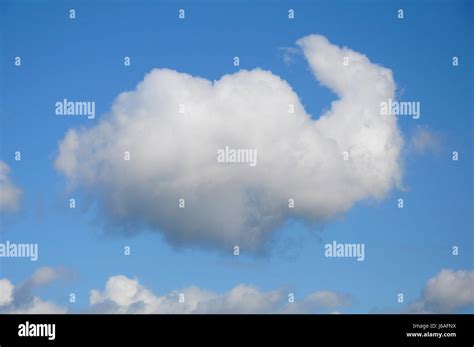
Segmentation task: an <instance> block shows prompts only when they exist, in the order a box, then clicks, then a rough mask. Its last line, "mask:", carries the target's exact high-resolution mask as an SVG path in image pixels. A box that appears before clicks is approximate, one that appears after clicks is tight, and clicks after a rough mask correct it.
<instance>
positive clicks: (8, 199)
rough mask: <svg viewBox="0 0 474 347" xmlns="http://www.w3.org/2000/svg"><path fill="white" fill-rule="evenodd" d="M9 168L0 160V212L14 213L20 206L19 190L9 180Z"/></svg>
mask: <svg viewBox="0 0 474 347" xmlns="http://www.w3.org/2000/svg"><path fill="white" fill-rule="evenodd" d="M10 171H11V169H10V167H9V166H8V165H7V164H6V163H5V162H3V161H1V160H0V212H2V211H8V212H12V211H16V210H17V209H18V207H19V205H20V199H21V194H22V193H21V190H20V188H18V187H17V186H16V185H15V184H13V182H12V181H11V179H10Z"/></svg>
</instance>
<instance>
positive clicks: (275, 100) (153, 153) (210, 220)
mask: <svg viewBox="0 0 474 347" xmlns="http://www.w3.org/2000/svg"><path fill="white" fill-rule="evenodd" d="M297 46H298V48H299V49H300V50H302V52H303V54H304V56H305V58H306V60H307V61H308V63H309V66H310V68H311V71H312V73H313V74H314V76H315V78H316V79H317V80H318V81H319V82H320V83H321V84H322V85H324V86H326V87H328V88H330V89H331V90H332V91H333V92H334V93H336V94H337V96H338V97H339V99H338V100H337V101H334V102H333V103H332V104H331V108H330V110H329V111H328V112H326V113H325V114H323V115H321V117H320V118H319V119H312V118H311V116H310V114H309V113H307V112H306V111H305V109H304V107H303V105H302V104H301V102H300V100H299V97H298V95H297V94H296V93H295V92H294V91H293V90H292V88H291V86H290V85H289V84H288V83H287V82H286V81H284V80H282V79H281V78H280V77H279V76H276V75H274V74H273V73H271V72H270V71H264V70H261V69H258V68H257V69H254V70H251V71H246V70H241V71H239V72H237V73H234V74H229V75H225V76H223V77H222V78H220V79H219V80H217V81H214V82H212V81H209V80H206V79H203V78H199V77H193V76H190V75H188V74H185V73H180V72H176V71H173V70H168V69H154V70H152V71H151V72H150V73H149V74H147V75H146V76H145V79H144V80H143V81H142V82H140V83H139V84H138V86H137V88H136V89H135V90H134V91H131V92H125V93H122V94H120V95H119V96H118V97H117V99H116V100H115V102H114V104H113V106H112V109H111V111H110V112H109V113H108V114H107V115H106V116H105V117H103V118H102V120H101V121H100V122H99V124H97V125H95V126H93V127H91V128H88V129H70V130H69V131H68V132H67V134H66V135H65V137H64V138H63V139H62V141H61V142H60V144H59V153H58V156H57V158H56V161H55V167H56V168H57V170H59V171H60V172H62V173H63V174H64V175H65V177H66V178H67V181H68V182H69V184H70V185H71V186H73V187H76V186H79V187H82V188H85V191H87V192H88V194H89V195H90V196H91V197H92V198H93V200H94V201H97V206H98V207H99V209H100V213H101V214H103V216H104V217H105V218H104V220H105V223H106V224H107V225H108V226H114V230H118V229H121V230H122V231H125V232H134V231H135V230H139V229H141V228H142V227H148V228H151V229H153V230H158V231H160V232H162V233H163V235H164V236H165V238H166V239H167V240H168V241H169V242H171V243H172V244H174V245H178V246H183V245H185V246H186V245H198V246H202V247H212V248H217V249H225V250H227V251H230V250H231V249H232V247H233V246H234V245H239V246H240V248H241V249H242V250H243V251H245V252H259V251H261V250H262V249H264V248H265V245H267V244H268V241H269V240H270V239H271V238H272V236H273V235H274V233H275V230H277V229H278V227H279V226H280V225H282V223H283V222H284V220H285V219H287V218H300V219H302V220H305V221H308V222H321V221H325V220H328V219H330V218H331V217H334V216H335V215H337V214H340V213H343V212H344V211H347V210H348V209H350V208H351V206H352V205H353V204H354V203H356V202H357V201H360V200H363V199H371V198H372V199H381V198H383V197H384V195H385V194H386V193H387V192H388V191H389V190H390V189H392V188H394V187H396V186H397V185H398V184H399V183H400V180H401V166H400V153H401V147H402V145H403V141H402V138H401V136H400V133H399V129H398V127H397V120H396V117H392V116H381V115H380V103H381V102H382V101H386V100H388V99H390V98H391V99H394V98H395V83H394V81H393V78H392V72H391V70H389V69H386V68H384V67H381V66H378V65H376V64H373V63H371V62H370V61H369V59H368V58H367V57H366V56H364V55H362V54H360V53H357V52H354V51H352V50H350V49H348V48H339V47H337V46H335V45H333V44H331V43H330V42H329V41H328V40H327V39H326V38H325V37H323V36H320V35H311V36H307V37H304V38H302V39H300V40H298V41H297ZM345 57H347V58H348V62H349V64H348V65H347V66H346V65H344V64H343V62H344V61H345V59H344V58H345ZM227 146H228V147H229V148H234V149H252V150H253V149H256V150H257V153H258V165H256V166H254V167H252V166H249V165H248V164H247V165H245V164H242V163H224V164H223V163H219V162H218V161H217V158H216V156H217V151H219V149H224V148H226V147H227ZM124 152H129V154H130V160H124ZM344 152H347V154H348V155H349V160H344ZM179 199H184V200H185V208H179V203H178V202H179ZM289 199H294V208H289V206H288V201H289Z"/></svg>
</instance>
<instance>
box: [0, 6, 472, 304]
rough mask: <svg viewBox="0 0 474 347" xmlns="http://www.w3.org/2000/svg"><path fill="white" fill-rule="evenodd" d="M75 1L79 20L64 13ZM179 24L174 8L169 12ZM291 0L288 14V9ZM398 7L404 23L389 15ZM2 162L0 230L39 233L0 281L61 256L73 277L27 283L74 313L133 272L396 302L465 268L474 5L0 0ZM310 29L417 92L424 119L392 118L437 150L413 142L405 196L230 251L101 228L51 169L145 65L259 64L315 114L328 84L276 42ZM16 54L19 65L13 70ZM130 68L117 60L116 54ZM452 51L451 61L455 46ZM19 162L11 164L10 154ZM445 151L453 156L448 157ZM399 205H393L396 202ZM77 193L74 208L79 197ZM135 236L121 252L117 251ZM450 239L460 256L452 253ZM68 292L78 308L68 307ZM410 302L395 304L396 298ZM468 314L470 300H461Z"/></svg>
mask: <svg viewBox="0 0 474 347" xmlns="http://www.w3.org/2000/svg"><path fill="white" fill-rule="evenodd" d="M70 8H74V9H75V10H76V16H77V18H76V19H75V20H69V19H68V10H69V9H70ZM179 8H184V9H185V10H186V19H185V20H179V19H178V16H177V14H178V9H179ZM289 8H293V9H295V12H296V17H295V19H294V20H292V21H289V20H288V18H287V11H288V9H289ZM399 8H403V10H404V15H405V18H404V19H403V20H399V19H397V9H399ZM0 16H1V17H0V23H1V24H0V26H1V35H2V37H1V42H2V43H1V45H0V49H1V63H2V64H1V66H2V70H1V76H2V77H1V78H0V83H1V93H2V97H1V100H2V102H1V109H0V111H1V132H0V135H1V141H0V146H1V147H0V149H1V155H0V160H2V161H4V162H6V163H7V164H8V165H9V166H10V168H11V170H12V172H11V179H12V180H13V181H14V183H15V184H16V185H17V186H18V187H20V188H21V189H22V191H23V199H22V202H21V206H20V209H19V210H18V211H17V212H15V213H5V214H2V224H1V228H2V230H1V234H2V236H1V237H2V239H3V240H10V241H12V242H37V243H38V244H39V247H40V257H39V260H38V261H37V262H30V261H29V260H28V259H8V258H2V259H1V260H0V261H1V262H0V264H1V265H0V278H9V279H10V280H11V281H12V282H13V283H19V282H21V281H22V280H23V279H25V278H27V277H28V276H30V275H31V273H32V272H34V271H35V270H36V269H37V268H38V267H41V266H64V267H66V268H68V269H71V270H72V272H73V273H74V276H72V278H69V279H67V280H65V281H58V282H55V283H53V284H51V285H50V286H48V287H45V288H41V289H40V290H39V292H38V293H37V294H38V295H40V296H41V297H42V298H44V299H46V300H51V301H54V302H56V303H59V304H62V305H65V306H67V307H69V308H71V309H73V310H81V309H85V308H86V307H87V304H88V297H89V290H90V289H92V288H103V286H104V283H105V281H106V280H107V278H108V277H110V276H112V275H116V274H123V275H125V276H128V277H136V278H138V279H139V281H140V283H141V284H143V285H144V286H146V287H147V288H149V289H151V290H152V291H153V292H156V293H167V292H169V291H171V290H173V289H175V288H182V287H187V286H190V285H197V286H199V287H203V288H209V289H212V290H214V291H217V292H225V291H227V290H229V289H230V288H232V287H234V286H235V285H237V284H239V283H247V284H252V285H255V286H258V287H259V288H261V289H263V290H271V289H274V288H280V287H285V288H289V290H291V291H293V292H294V293H295V294H296V296H297V297H302V296H304V295H306V294H308V293H310V292H312V291H314V290H331V291H337V292H343V293H349V294H350V295H352V296H353V297H354V299H355V300H354V303H353V304H352V305H351V306H349V307H347V308H345V309H344V310H343V311H344V312H354V313H364V312H372V311H378V310H381V311H385V310H402V309H403V308H404V307H406V305H407V303H408V302H410V301H413V300H416V299H417V298H418V297H419V296H420V292H421V291H422V290H423V288H424V286H425V284H426V282H427V280H428V279H429V278H431V277H433V276H435V275H436V274H437V273H438V272H439V271H440V270H441V269H443V268H449V269H453V270H461V269H464V270H472V269H473V261H474V260H473V259H474V242H473V232H474V228H473V217H472V215H473V192H474V191H473V158H474V156H473V153H472V151H473V149H474V147H473V125H472V117H473V110H474V107H473V106H474V105H473V100H474V98H473V86H472V77H473V66H472V62H473V61H474V60H473V58H474V57H473V41H472V38H473V24H472V23H473V21H472V20H473V18H472V17H473V5H472V3H470V2H469V1H416V2H412V1H406V2H405V1H396V2H388V1H358V2H355V1H335V2H333V1H328V2H319V1H314V2H313V1H297V2H291V3H290V2H288V1H275V2H270V1H266V2H259V3H258V4H254V3H253V2H250V1H232V2H228V3H226V4H225V5H223V4H220V3H219V2H217V1H193V2H191V1H180V2H174V1H165V2H159V3H157V2H152V1H138V2H136V1H133V2H132V1H119V2H111V1H98V2H92V1H91V2H88V1H76V2H74V1H68V2H65V1H64V2H63V1H49V2H42V3H40V2H35V1H31V2H30V1H2V2H1V5H0ZM309 34H321V35H324V36H325V37H327V38H328V40H330V41H331V43H333V44H336V45H339V46H347V47H349V48H351V49H353V50H355V51H357V52H360V53H362V54H365V55H366V56H367V57H368V58H369V59H370V60H371V61H372V62H374V63H376V64H379V65H382V66H384V67H386V68H389V69H391V70H392V72H393V76H394V79H395V82H396V85H397V96H398V98H399V99H400V100H416V101H420V102H421V118H420V119H418V120H413V119H411V118H404V117H401V118H400V119H399V121H398V124H399V127H400V129H401V132H402V135H403V137H404V139H405V141H406V143H409V142H410V139H411V138H412V136H413V134H414V133H415V131H416V129H417V127H419V126H425V127H427V128H428V129H430V131H432V132H433V133H436V134H438V135H439V137H438V138H439V141H440V150H439V151H437V152H436V153H424V154H419V153H415V152H414V151H413V150H410V149H407V150H406V151H405V152H404V154H403V160H404V176H403V184H404V187H405V190H404V191H400V190H396V189H395V190H392V191H391V192H390V193H389V194H388V195H387V196H386V197H385V198H384V199H383V200H382V201H371V200H369V201H361V202H358V203H357V204H356V205H355V206H354V207H353V208H352V209H351V210H350V211H348V212H346V213H344V214H343V215H341V216H338V217H337V218H334V219H332V220H331V221H329V222H327V223H324V224H323V225H319V226H317V227H312V228H310V229H311V230H310V231H311V232H309V233H308V230H307V228H306V227H304V226H303V225H302V223H300V222H297V221H293V222H289V223H287V224H286V225H285V226H284V227H283V228H282V229H283V230H282V232H281V234H279V235H278V236H277V240H276V241H275V243H276V244H275V246H274V248H273V250H272V251H271V252H270V254H268V255H266V256H252V255H246V254H245V252H244V253H243V254H242V255H241V256H239V257H234V256H233V255H232V254H231V252H229V254H228V255H225V254H222V253H220V252H216V251H213V250H203V249H199V248H193V247H187V248H185V249H176V248H175V247H173V246H170V245H169V244H168V243H167V242H166V241H165V240H164V239H163V237H162V236H161V234H160V233H156V232H152V231H149V230H143V232H139V233H137V234H135V235H133V236H123V235H113V234H110V233H106V232H104V230H102V227H101V225H100V223H98V222H97V218H100V217H97V213H96V211H95V210H94V207H86V203H85V200H86V196H85V194H84V192H83V191H81V189H78V190H77V191H75V192H74V193H72V194H73V195H74V197H76V198H77V201H78V207H77V208H76V209H74V210H71V209H69V208H68V200H69V197H70V195H71V194H70V193H66V180H65V179H64V177H63V176H62V175H61V173H59V172H58V171H56V170H55V168H54V160H55V158H56V156H57V152H58V143H59V141H60V140H61V139H62V138H63V137H64V135H65V133H66V131H67V130H68V129H70V128H79V127H86V128H87V127H92V126H94V125H95V124H96V123H97V122H98V121H100V119H101V117H102V116H103V114H105V113H106V112H108V111H109V110H110V107H111V106H112V104H113V101H114V99H115V97H116V96H117V95H118V94H119V93H121V92H123V91H128V90H133V89H134V88H135V86H136V85H137V83H138V82H140V81H141V80H142V79H143V77H144V76H145V74H147V73H148V72H149V71H150V70H151V69H153V68H170V69H175V70H177V71H180V72H186V73H188V74H191V75H193V76H200V77H204V78H207V79H210V80H217V79H219V78H220V77H221V76H222V75H224V74H229V73H234V72H236V71H238V70H239V67H235V66H233V61H232V59H233V57H234V56H236V55H237V56H239V57H240V68H242V69H254V68H256V67H260V68H262V69H265V70H270V71H272V73H273V74H275V75H278V76H280V77H281V78H283V79H284V80H286V81H287V82H288V83H289V84H290V85H291V87H292V88H293V89H294V91H295V92H296V93H297V94H298V95H299V97H300V99H301V102H302V104H303V105H304V106H305V109H306V111H307V112H308V113H311V114H312V115H314V117H318V116H319V115H320V114H321V113H322V111H323V110H326V109H328V108H329V107H330V103H331V101H333V100H335V99H336V95H335V94H333V93H332V92H331V91H330V90H329V89H327V88H325V87H323V86H321V85H318V82H317V81H315V80H314V77H313V76H312V74H311V73H310V72H309V67H308V64H307V62H306V61H305V60H304V58H303V57H302V56H300V55H298V56H295V57H294V60H293V61H292V62H291V63H290V64H287V63H285V62H284V59H283V55H282V48H284V47H294V46H295V41H296V40H298V39H299V38H301V37H304V36H306V35H309ZM15 56H21V59H22V66H21V67H15V66H14V57H15ZM124 56H130V57H131V62H132V64H131V66H130V67H124V66H123V57H124ZM453 56H458V57H459V66H458V67H453V66H452V64H451V61H452V57H453ZM63 98H68V99H71V100H74V99H75V100H94V101H95V102H96V119H95V120H93V121H91V120H87V119H85V118H81V117H79V118H60V117H57V116H56V115H55V114H54V103H55V102H56V101H57V100H62V99H63ZM17 150H20V151H21V152H22V160H21V161H15V160H14V152H15V151H17ZM452 151H458V152H459V155H460V160H458V161H452V160H451V153H452ZM398 198H403V199H404V200H405V208H404V209H398V208H397V199H398ZM83 202H84V203H83ZM333 240H337V241H339V242H363V243H365V245H366V259H365V261H363V262H357V261H354V260H353V259H331V258H325V257H324V244H325V243H326V242H332V241H333ZM126 245H128V246H130V247H131V250H132V255H131V256H128V257H127V256H124V255H123V247H124V246H126ZM453 245H457V246H459V247H460V253H459V255H458V256H453V255H452V254H451V248H452V246H453ZM70 292H74V293H76V295H77V303H76V304H74V305H72V304H69V303H67V297H68V294H69V293H70ZM400 292H401V293H404V295H405V304H398V303H397V301H396V299H397V293H400ZM461 311H462V312H463V311H469V312H472V306H469V307H465V308H463V309H462V310H461Z"/></svg>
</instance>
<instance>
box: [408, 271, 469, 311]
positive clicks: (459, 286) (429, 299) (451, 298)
mask: <svg viewBox="0 0 474 347" xmlns="http://www.w3.org/2000/svg"><path fill="white" fill-rule="evenodd" d="M470 306H474V270H457V271H455V270H450V269H443V270H441V271H440V272H439V273H438V274H437V275H436V276H434V277H432V278H430V279H429V280H428V282H427V283H426V286H425V288H424V289H423V292H422V295H421V297H420V298H419V299H418V300H416V301H415V302H414V303H412V304H411V305H410V309H409V310H410V311H411V312H415V313H433V312H434V313H449V312H456V311H458V310H461V309H463V308H466V307H470Z"/></svg>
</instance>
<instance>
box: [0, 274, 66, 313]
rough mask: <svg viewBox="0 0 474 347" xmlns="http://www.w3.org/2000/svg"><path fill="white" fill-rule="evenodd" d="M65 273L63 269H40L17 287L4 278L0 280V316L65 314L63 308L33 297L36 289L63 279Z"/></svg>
mask: <svg viewBox="0 0 474 347" xmlns="http://www.w3.org/2000/svg"><path fill="white" fill-rule="evenodd" d="M66 273H67V271H66V270H65V269H63V268H52V267H41V268H39V269H38V270H36V271H35V272H34V273H33V275H32V276H31V277H29V278H27V279H26V280H25V281H24V282H22V283H20V284H19V285H17V286H15V285H13V284H12V283H11V282H10V280H8V279H6V278H3V279H0V314H2V313H16V314H56V313H66V311H67V310H66V309H65V308H63V307H60V306H58V305H56V304H54V303H52V302H49V301H45V300H43V299H41V298H39V297H37V296H35V295H34V291H35V290H36V289H38V288H39V287H43V286H46V285H48V284H50V283H52V282H54V281H55V280H57V279H59V278H63V277H64V276H65V275H66Z"/></svg>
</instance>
